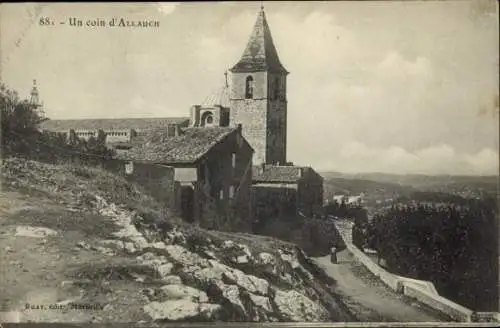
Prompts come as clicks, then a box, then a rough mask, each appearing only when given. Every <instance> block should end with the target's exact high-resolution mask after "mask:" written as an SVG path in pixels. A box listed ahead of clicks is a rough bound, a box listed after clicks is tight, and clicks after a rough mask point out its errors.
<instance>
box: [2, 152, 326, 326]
mask: <svg viewBox="0 0 500 328" xmlns="http://www.w3.org/2000/svg"><path fill="white" fill-rule="evenodd" d="M1 173H2V175H1V177H2V196H1V198H0V211H1V214H2V219H1V220H0V236H1V238H0V247H1V249H2V250H5V249H7V250H8V251H6V252H3V256H2V263H8V269H6V268H7V266H3V265H2V267H3V268H4V269H2V272H1V276H2V281H1V282H0V284H1V285H0V290H1V293H0V295H1V296H0V305H3V307H5V308H14V307H19V306H21V305H22V304H25V303H26V302H28V303H33V304H36V303H41V302H42V303H56V302H59V301H62V300H67V299H75V298H76V299H79V301H80V302H84V303H85V302H89V303H93V304H95V303H96V302H97V303H100V304H102V305H106V304H108V306H107V307H106V308H104V310H99V311H70V312H68V313H64V312H62V311H36V310H33V311H28V312H26V313H25V315H26V316H27V318H28V320H34V321H43V320H44V316H45V317H47V316H50V321H80V322H81V321H97V322H99V321H103V320H104V321H107V322H117V321H120V322H123V321H140V320H148V318H146V317H145V314H144V313H143V311H142V306H144V305H145V304H147V303H148V300H147V299H146V298H145V297H144V296H143V294H142V290H143V288H144V287H145V286H144V283H139V282H136V281H134V280H133V279H131V276H130V271H131V267H133V266H134V265H135V264H134V263H135V261H134V258H135V256H131V255H129V254H126V253H125V252H118V253H117V254H116V255H115V256H113V257H106V256H104V255H103V254H100V253H98V252H95V251H93V250H87V249H82V248H77V247H76V243H77V242H78V241H82V240H83V241H85V242H86V243H88V244H90V245H94V244H95V243H96V242H97V240H98V239H112V238H111V237H110V236H111V235H112V233H113V232H115V231H116V229H117V227H116V226H115V225H114V224H113V223H112V222H111V221H110V220H109V218H107V217H105V216H102V215H99V214H96V212H95V211H94V209H95V204H94V200H95V196H96V195H98V196H100V197H103V198H104V199H107V200H108V201H110V202H113V203H116V204H120V205H123V206H124V207H125V208H128V209H130V210H133V211H136V212H137V213H139V214H140V217H141V221H140V222H136V226H137V227H138V229H139V230H141V229H144V230H148V229H149V230H158V229H160V228H161V229H164V230H168V229H171V228H172V226H176V227H179V228H180V229H181V231H184V232H185V234H186V236H187V237H188V241H189V242H190V243H191V245H193V244H196V243H197V241H201V242H203V241H202V240H206V239H207V238H210V239H211V241H212V243H214V244H222V243H223V242H224V241H226V240H232V241H234V242H236V243H242V244H245V245H247V246H248V247H249V249H250V251H251V252H252V253H253V254H257V253H259V252H267V253H270V254H273V255H278V250H279V249H294V248H295V247H296V246H295V245H293V244H290V243H287V242H283V241H280V240H277V239H274V238H269V237H263V236H254V235H248V234H229V233H224V232H218V231H206V230H203V229H199V228H197V227H194V226H192V225H186V224H183V223H182V222H181V221H180V220H179V219H178V218H176V217H174V216H172V215H170V213H166V212H160V211H158V210H157V209H158V208H160V206H158V204H157V203H155V201H154V200H153V199H152V198H150V197H148V196H147V195H146V194H145V193H143V192H142V190H141V188H140V187H139V186H136V185H131V184H129V183H127V182H126V181H125V180H123V179H121V178H119V177H116V176H114V175H112V174H110V173H108V172H105V171H102V170H98V169H91V168H75V167H71V166H56V165H48V164H42V163H38V162H33V161H24V160H18V159H7V160H5V161H4V162H3V163H2V172H1ZM17 225H32V226H43V227H47V228H51V229H54V230H56V231H58V232H59V233H58V235H57V236H55V237H51V238H47V241H46V242H45V241H44V240H43V239H37V238H25V237H15V236H14V233H13V232H14V231H13V229H14V228H15V226H17ZM151 228H152V229H151ZM195 246H196V245H195ZM195 248H196V247H195ZM217 256H218V258H219V261H221V262H222V263H226V264H228V265H229V263H230V262H231V261H230V258H231V257H233V256H234V254H230V253H224V252H221V253H220V254H217ZM240 269H241V270H243V271H244V272H247V273H249V272H248V271H250V272H252V270H253V268H244V267H243V268H240ZM132 271H133V270H132ZM258 273H259V272H257V273H255V274H258ZM64 281H71V282H72V283H69V284H66V283H64ZM149 283H150V284H153V285H154V284H155V283H156V284H159V285H161V282H154V281H152V282H149ZM329 283H333V282H329ZM146 287H147V286H146ZM333 302H335V300H333ZM103 318H105V319H103ZM46 320H47V319H46Z"/></svg>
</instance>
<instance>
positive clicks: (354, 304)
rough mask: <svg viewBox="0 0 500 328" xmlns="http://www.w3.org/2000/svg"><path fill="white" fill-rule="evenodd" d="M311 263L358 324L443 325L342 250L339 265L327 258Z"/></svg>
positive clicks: (429, 311)
mask: <svg viewBox="0 0 500 328" xmlns="http://www.w3.org/2000/svg"><path fill="white" fill-rule="evenodd" d="M313 261H314V262H315V263H316V264H317V265H319V266H320V267H321V268H323V269H324V270H325V272H326V273H327V274H328V275H329V276H330V277H332V278H333V279H335V280H336V281H337V286H336V292H337V293H338V294H340V295H341V296H342V298H343V301H344V303H345V304H346V305H347V306H348V307H349V309H350V310H351V311H352V312H353V313H354V315H355V316H356V317H357V318H358V320H360V321H372V322H384V321H406V322H433V321H445V320H446V318H443V317H442V316H441V315H439V314H437V313H432V311H431V310H430V309H426V308H424V307H423V306H422V305H420V304H419V303H416V302H412V301H410V300H409V299H408V298H406V297H405V296H403V295H399V294H397V293H395V292H393V291H391V290H390V289H388V288H387V287H386V286H385V285H383V283H382V282H381V281H380V280H379V279H377V278H376V277H375V276H374V275H373V274H372V273H371V272H369V271H368V270H367V269H366V268H365V267H364V266H363V265H362V264H361V263H360V262H358V261H356V259H355V258H354V256H353V255H352V254H351V253H350V252H349V251H348V250H344V251H342V252H339V253H338V264H332V263H331V262H330V257H329V256H325V257H319V258H315V259H313Z"/></svg>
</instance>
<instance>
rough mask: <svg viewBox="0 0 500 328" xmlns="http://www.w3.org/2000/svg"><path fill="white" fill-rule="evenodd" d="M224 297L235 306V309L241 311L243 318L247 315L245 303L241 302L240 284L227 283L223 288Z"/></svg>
mask: <svg viewBox="0 0 500 328" xmlns="http://www.w3.org/2000/svg"><path fill="white" fill-rule="evenodd" d="M222 297H224V298H225V299H227V300H228V301H229V302H230V303H231V305H232V306H233V307H234V309H235V310H236V311H237V312H239V313H240V315H241V316H242V317H243V318H246V317H247V311H246V309H245V307H244V306H243V304H242V303H241V299H240V290H239V289H238V286H235V285H225V286H224V287H223V288H222Z"/></svg>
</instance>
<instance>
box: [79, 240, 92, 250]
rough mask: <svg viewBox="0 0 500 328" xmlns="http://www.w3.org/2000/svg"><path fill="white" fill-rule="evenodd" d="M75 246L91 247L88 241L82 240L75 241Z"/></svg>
mask: <svg viewBox="0 0 500 328" xmlns="http://www.w3.org/2000/svg"><path fill="white" fill-rule="evenodd" d="M76 246H78V247H80V248H83V249H90V248H91V246H90V245H89V244H88V243H86V242H84V241H79V242H77V243H76Z"/></svg>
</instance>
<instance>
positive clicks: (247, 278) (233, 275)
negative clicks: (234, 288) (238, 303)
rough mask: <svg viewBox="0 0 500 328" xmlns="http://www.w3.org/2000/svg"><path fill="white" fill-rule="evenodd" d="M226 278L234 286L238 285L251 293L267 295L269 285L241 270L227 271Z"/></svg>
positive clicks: (224, 274)
mask: <svg viewBox="0 0 500 328" xmlns="http://www.w3.org/2000/svg"><path fill="white" fill-rule="evenodd" d="M223 276H224V278H225V279H226V280H227V281H229V282H230V283H232V284H235V285H238V286H240V287H241V288H243V289H245V290H247V291H249V292H250V293H255V294H260V295H264V296H265V295H267V294H268V289H269V283H268V282H267V281H266V280H264V279H261V278H258V277H255V276H252V275H247V274H245V273H243V272H242V271H239V270H234V269H233V270H227V271H225V272H224V273H223Z"/></svg>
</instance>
